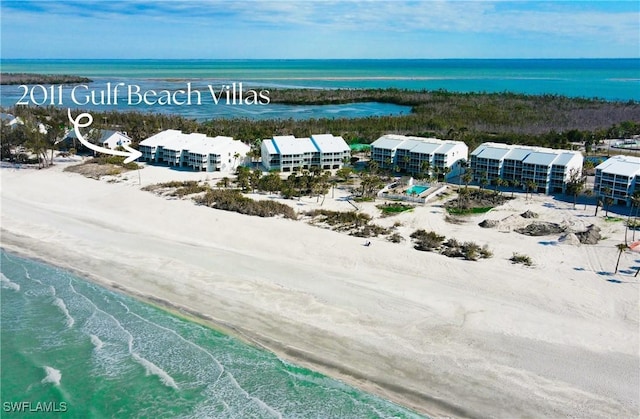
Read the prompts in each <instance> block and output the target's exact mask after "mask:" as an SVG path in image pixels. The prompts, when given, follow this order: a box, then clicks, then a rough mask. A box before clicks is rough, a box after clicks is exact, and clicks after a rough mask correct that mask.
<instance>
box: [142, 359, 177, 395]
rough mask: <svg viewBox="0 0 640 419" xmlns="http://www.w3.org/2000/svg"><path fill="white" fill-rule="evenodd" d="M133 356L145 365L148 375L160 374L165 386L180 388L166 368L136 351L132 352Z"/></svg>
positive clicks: (159, 376)
mask: <svg viewBox="0 0 640 419" xmlns="http://www.w3.org/2000/svg"><path fill="white" fill-rule="evenodd" d="M131 356H132V357H133V359H135V360H136V361H138V363H139V364H140V365H142V366H143V367H144V369H145V371H146V372H147V375H156V376H158V378H160V381H161V382H162V384H164V385H165V386H167V387H171V388H174V389H176V390H177V389H178V385H177V384H176V382H175V381H174V379H173V378H172V377H171V376H170V375H169V374H168V373H167V372H166V371H165V370H163V369H162V368H160V367H158V366H157V365H156V364H154V363H153V362H151V361H149V360H148V359H145V358H143V357H141V356H140V355H138V354H137V353H135V352H132V353H131Z"/></svg>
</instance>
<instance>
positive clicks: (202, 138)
mask: <svg viewBox="0 0 640 419" xmlns="http://www.w3.org/2000/svg"><path fill="white" fill-rule="evenodd" d="M249 149H250V148H249V146H248V145H247V144H244V143H243V142H241V141H235V140H234V139H233V138H231V137H222V136H217V137H215V138H211V137H207V136H206V135H205V134H198V133H192V134H183V133H182V132H181V131H177V130H166V131H162V132H160V133H158V134H155V135H153V136H151V137H149V138H147V139H146V140H143V141H141V142H140V152H141V153H142V156H141V159H142V160H143V161H146V162H149V163H161V164H167V165H169V166H174V167H190V168H192V169H193V170H198V171H207V172H231V171H233V170H235V168H236V167H237V166H238V165H239V164H240V163H242V162H243V161H244V159H245V157H246V155H247V153H248V152H249Z"/></svg>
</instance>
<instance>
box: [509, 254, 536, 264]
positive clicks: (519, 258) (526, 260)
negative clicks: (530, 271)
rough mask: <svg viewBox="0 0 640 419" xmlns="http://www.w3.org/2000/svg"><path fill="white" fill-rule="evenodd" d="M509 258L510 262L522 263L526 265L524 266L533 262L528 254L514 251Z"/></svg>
mask: <svg viewBox="0 0 640 419" xmlns="http://www.w3.org/2000/svg"><path fill="white" fill-rule="evenodd" d="M509 260H510V261H511V263H522V264H523V265H526V266H531V265H533V262H532V261H531V258H530V257H529V256H527V255H521V254H519V253H516V252H513V256H511V258H509Z"/></svg>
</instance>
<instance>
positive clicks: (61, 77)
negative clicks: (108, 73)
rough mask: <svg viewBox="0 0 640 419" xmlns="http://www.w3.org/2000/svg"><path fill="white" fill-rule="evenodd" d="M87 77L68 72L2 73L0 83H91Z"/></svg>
mask: <svg viewBox="0 0 640 419" xmlns="http://www.w3.org/2000/svg"><path fill="white" fill-rule="evenodd" d="M92 81H93V80H91V79H89V78H87V77H80V76H70V75H66V74H33V73H0V85H2V84H4V85H8V84H71V83H90V82H92Z"/></svg>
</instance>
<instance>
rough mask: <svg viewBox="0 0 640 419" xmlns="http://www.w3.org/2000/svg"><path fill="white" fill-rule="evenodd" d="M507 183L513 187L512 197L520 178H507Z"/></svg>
mask: <svg viewBox="0 0 640 419" xmlns="http://www.w3.org/2000/svg"><path fill="white" fill-rule="evenodd" d="M509 185H510V186H511V187H512V188H513V189H511V198H513V192H514V190H515V189H516V188H517V187H518V186H520V180H519V179H511V180H509Z"/></svg>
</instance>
